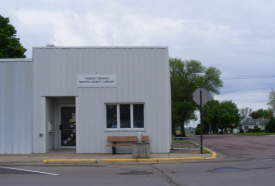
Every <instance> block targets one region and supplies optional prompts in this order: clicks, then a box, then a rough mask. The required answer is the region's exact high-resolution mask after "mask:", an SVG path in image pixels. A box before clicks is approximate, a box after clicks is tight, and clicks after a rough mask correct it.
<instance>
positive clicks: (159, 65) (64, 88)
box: [33, 47, 171, 153]
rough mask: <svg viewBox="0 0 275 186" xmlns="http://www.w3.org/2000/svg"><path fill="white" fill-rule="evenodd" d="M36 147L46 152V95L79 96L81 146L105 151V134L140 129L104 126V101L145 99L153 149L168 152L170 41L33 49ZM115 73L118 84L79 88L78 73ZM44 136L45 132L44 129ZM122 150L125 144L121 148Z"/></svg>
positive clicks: (147, 132) (90, 150) (84, 149)
mask: <svg viewBox="0 0 275 186" xmlns="http://www.w3.org/2000/svg"><path fill="white" fill-rule="evenodd" d="M33 61H34V64H33V68H34V73H33V74H34V75H33V82H34V85H33V86H34V89H33V95H34V104H33V110H34V114H33V122H34V127H33V136H34V140H33V143H34V144H33V149H34V152H37V153H43V152H45V150H44V149H42V147H43V146H45V145H41V143H44V142H45V140H43V139H41V137H39V136H38V134H39V133H41V132H42V133H45V126H44V124H43V122H41V118H42V115H43V113H41V112H42V107H41V103H42V96H72V95H75V96H78V97H77V103H76V107H77V109H76V115H77V147H76V148H77V152H79V153H107V152H111V149H110V148H109V147H106V144H107V136H113V135H121V136H125V135H137V132H138V131H139V130H126V131H122V130H121V131H110V130H106V126H105V125H106V120H105V118H106V113H105V104H106V103H144V109H145V130H143V131H142V134H143V135H148V136H149V139H150V143H151V144H152V145H151V152H169V150H170V144H171V127H170V126H171V95H170V77H169V60H168V48H166V47H129V48H127V47H121V48H120V47H109V48H108V47H73V48H66V47H47V48H45V47H43V48H34V49H33ZM92 73H116V74H117V81H118V86H117V87H116V88H77V86H76V83H77V74H92ZM44 136H45V135H44ZM122 151H123V150H122Z"/></svg>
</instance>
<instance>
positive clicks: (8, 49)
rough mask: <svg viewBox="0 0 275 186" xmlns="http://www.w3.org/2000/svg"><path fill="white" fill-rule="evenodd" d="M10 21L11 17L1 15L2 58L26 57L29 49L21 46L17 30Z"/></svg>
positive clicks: (0, 49)
mask: <svg viewBox="0 0 275 186" xmlns="http://www.w3.org/2000/svg"><path fill="white" fill-rule="evenodd" d="M9 22H10V21H9V18H4V17H2V16H1V15H0V58H25V57H26V56H25V55H24V53H25V52H26V51H27V49H25V48H24V47H23V46H21V44H20V39H19V38H16V30H15V28H14V27H13V26H12V25H11V24H9Z"/></svg>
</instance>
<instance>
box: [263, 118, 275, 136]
mask: <svg viewBox="0 0 275 186" xmlns="http://www.w3.org/2000/svg"><path fill="white" fill-rule="evenodd" d="M265 131H266V132H270V133H272V132H275V118H274V117H271V118H270V120H269V121H268V123H267V124H266V126H265Z"/></svg>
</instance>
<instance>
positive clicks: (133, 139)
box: [107, 136, 149, 142]
mask: <svg viewBox="0 0 275 186" xmlns="http://www.w3.org/2000/svg"><path fill="white" fill-rule="evenodd" d="M107 141H108V142H136V141H137V136H108V139H107ZM141 141H149V136H141Z"/></svg>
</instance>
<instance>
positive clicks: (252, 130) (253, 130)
mask: <svg viewBox="0 0 275 186" xmlns="http://www.w3.org/2000/svg"><path fill="white" fill-rule="evenodd" d="M261 131H262V130H261V129H260V128H256V129H248V132H261Z"/></svg>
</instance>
